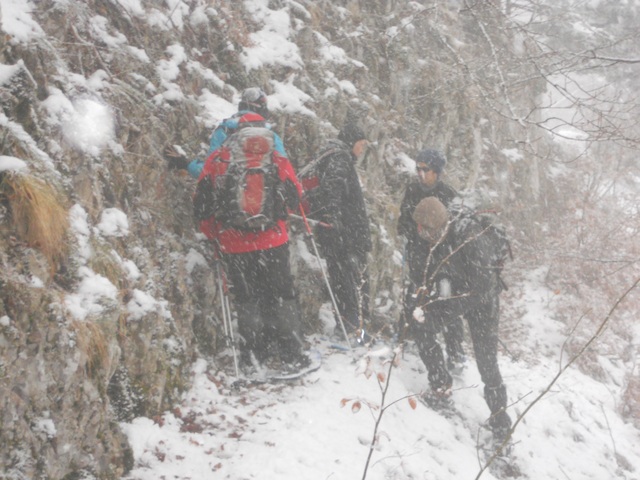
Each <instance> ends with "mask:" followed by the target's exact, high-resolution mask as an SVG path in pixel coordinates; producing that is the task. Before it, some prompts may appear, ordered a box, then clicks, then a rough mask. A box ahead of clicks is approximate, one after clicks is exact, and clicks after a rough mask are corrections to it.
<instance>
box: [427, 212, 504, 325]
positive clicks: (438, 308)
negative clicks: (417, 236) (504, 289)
mask: <svg viewBox="0 0 640 480" xmlns="http://www.w3.org/2000/svg"><path fill="white" fill-rule="evenodd" d="M451 215H452V220H451V222H450V225H449V229H448V232H447V234H446V236H445V237H444V239H443V240H442V241H441V242H440V243H438V244H436V245H435V246H434V247H433V248H431V249H430V250H429V255H430V256H429V259H428V261H427V272H426V276H425V277H426V282H425V285H426V289H427V291H426V292H424V295H425V298H422V299H419V302H421V303H424V300H425V299H431V300H437V301H436V302H435V303H433V304H431V305H429V306H428V307H427V308H426V309H425V311H426V312H429V311H431V312H433V313H434V314H437V315H438V316H440V317H445V318H455V317H457V316H459V315H464V314H465V313H466V312H468V311H469V310H471V309H473V308H475V307H476V306H477V305H478V304H480V303H486V302H487V301H488V300H490V298H491V297H494V296H497V295H498V294H499V293H500V290H501V289H500V286H499V278H498V273H497V271H496V269H495V268H493V265H492V260H493V256H494V250H495V247H494V245H493V243H492V240H491V237H490V236H489V235H488V234H487V231H486V229H485V227H483V226H482V224H481V223H480V222H478V221H476V220H474V217H473V215H471V214H465V215H461V214H460V213H459V212H452V213H451ZM447 298H449V299H447Z"/></svg>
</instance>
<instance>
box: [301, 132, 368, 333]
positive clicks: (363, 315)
mask: <svg viewBox="0 0 640 480" xmlns="http://www.w3.org/2000/svg"><path fill="white" fill-rule="evenodd" d="M367 144H368V142H367V139H366V137H365V135H364V132H363V131H362V130H361V129H360V128H359V127H358V126H356V125H354V124H347V125H345V126H344V127H343V128H342V129H341V130H340V133H339V135H338V139H337V140H330V141H328V142H327V144H326V145H325V146H324V147H323V148H322V150H321V151H320V153H319V155H318V157H317V158H316V160H314V161H313V162H312V165H311V166H310V168H308V169H307V174H306V178H304V179H303V180H302V181H303V184H306V185H307V187H308V188H307V189H306V192H305V202H306V203H308V209H309V215H310V217H311V218H314V219H318V220H321V222H322V223H320V224H318V226H317V227H316V231H315V235H316V239H317V240H318V244H319V247H320V251H321V254H322V256H323V257H324V258H325V260H326V262H327V271H328V275H329V283H330V286H331V289H332V291H333V294H334V297H335V300H336V303H337V306H338V309H339V311H340V314H341V316H342V319H343V321H344V323H345V327H346V328H347V330H350V331H351V332H352V333H356V334H357V336H358V340H359V341H362V340H365V335H364V325H365V323H367V320H368V316H369V274H368V271H367V254H368V252H370V251H371V246H372V245H371V232H370V230H369V219H368V216H367V209H366V206H365V202H364V196H363V194H362V188H361V186H360V179H359V178H358V173H357V171H356V167H355V163H356V160H357V158H358V157H359V156H361V155H362V154H363V153H364V151H365V149H366V147H367Z"/></svg>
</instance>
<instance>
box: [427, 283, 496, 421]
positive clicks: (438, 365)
mask: <svg viewBox="0 0 640 480" xmlns="http://www.w3.org/2000/svg"><path fill="white" fill-rule="evenodd" d="M451 301H455V300H451ZM499 310H500V303H499V297H498V294H497V293H496V294H493V295H487V296H486V297H484V298H480V299H478V301H477V302H474V303H473V304H472V306H471V307H470V308H469V309H468V310H467V311H466V313H465V314H464V317H465V318H466V319H467V323H468V325H469V332H470V333H471V341H472V342H473V351H474V353H475V357H476V364H477V367H478V371H479V372H480V378H481V379H482V382H483V383H484V385H485V399H486V400H487V404H488V405H489V408H490V410H491V411H492V412H496V411H498V410H499V409H501V408H504V407H506V393H505V389H504V386H503V382H502V375H501V374H500V368H499V366H498V325H499V319H500V313H499ZM447 321H448V319H447V318H442V317H440V318H438V316H437V315H434V318H429V315H428V314H425V322H424V323H422V324H417V325H418V328H417V337H416V344H417V346H418V351H419V352H420V357H421V358H422V361H423V362H424V364H425V366H426V367H427V371H428V375H429V383H430V385H431V387H432V388H440V387H447V386H450V385H451V383H452V380H451V375H450V374H449V372H448V371H447V368H446V366H445V363H444V356H443V354H442V349H441V348H440V345H439V344H438V341H437V338H436V336H437V333H438V331H439V327H440V325H442V324H443V323H444V322H447ZM496 391H499V392H502V393H503V394H501V395H499V397H500V398H497V399H496V398H494V397H496V395H490V396H488V395H487V392H496ZM490 397H491V398H490Z"/></svg>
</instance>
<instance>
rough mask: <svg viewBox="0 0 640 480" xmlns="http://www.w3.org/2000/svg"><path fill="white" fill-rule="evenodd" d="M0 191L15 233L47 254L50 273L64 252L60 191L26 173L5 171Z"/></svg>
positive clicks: (65, 220) (63, 210)
mask: <svg viewBox="0 0 640 480" xmlns="http://www.w3.org/2000/svg"><path fill="white" fill-rule="evenodd" d="M0 195H3V196H5V197H6V198H7V200H8V201H9V205H10V207H11V213H12V219H13V225H14V227H15V229H16V232H17V234H18V236H19V237H20V238H21V239H22V240H23V241H25V242H26V243H27V244H28V245H29V246H31V247H34V248H37V249H39V250H40V251H41V252H42V253H43V254H44V255H45V257H46V258H47V260H48V262H49V264H50V266H51V271H52V273H53V272H55V270H56V269H57V267H58V265H59V263H60V262H61V260H62V259H63V258H64V257H65V255H66V253H67V241H66V235H67V231H68V229H69V218H68V213H67V209H66V208H65V207H64V205H63V203H62V201H61V197H60V195H58V193H57V192H56V190H55V189H54V188H53V187H52V186H51V185H49V184H48V183H46V182H43V181H42V180H39V179H37V178H35V177H32V176H29V175H19V174H18V175H15V174H13V175H12V174H9V175H5V176H3V178H2V181H1V182H0Z"/></svg>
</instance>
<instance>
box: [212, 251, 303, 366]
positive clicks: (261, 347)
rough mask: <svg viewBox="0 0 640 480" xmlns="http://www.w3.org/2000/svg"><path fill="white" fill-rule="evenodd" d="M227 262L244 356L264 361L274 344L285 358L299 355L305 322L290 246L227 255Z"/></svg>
mask: <svg viewBox="0 0 640 480" xmlns="http://www.w3.org/2000/svg"><path fill="white" fill-rule="evenodd" d="M223 261H224V264H225V271H226V274H227V277H228V279H229V283H230V289H231V293H232V294H233V304H234V307H235V310H236V314H237V316H238V330H239V333H240V336H241V337H242V339H243V340H244V341H243V343H241V351H242V353H243V354H244V353H246V354H248V353H249V352H252V353H254V354H255V356H256V358H257V359H258V360H259V361H262V360H264V359H265V358H266V357H267V356H268V355H269V352H268V351H267V350H268V347H269V343H270V342H271V341H272V340H276V342H277V343H278V344H279V346H280V347H281V351H280V353H281V354H282V353H286V354H293V355H295V354H296V353H297V352H299V351H300V344H301V340H300V339H301V322H300V314H299V309H298V305H297V301H298V300H297V295H296V289H295V284H294V278H293V275H292V274H291V266H290V261H289V245H288V244H285V245H281V246H279V247H276V248H271V249H267V250H258V251H254V252H248V253H237V254H225V255H224V256H223Z"/></svg>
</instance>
